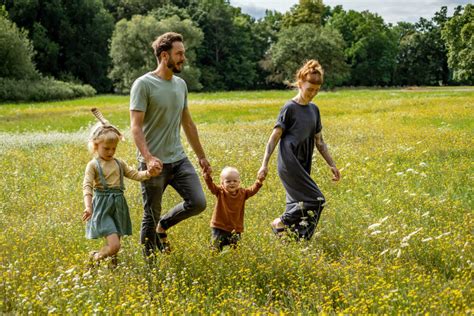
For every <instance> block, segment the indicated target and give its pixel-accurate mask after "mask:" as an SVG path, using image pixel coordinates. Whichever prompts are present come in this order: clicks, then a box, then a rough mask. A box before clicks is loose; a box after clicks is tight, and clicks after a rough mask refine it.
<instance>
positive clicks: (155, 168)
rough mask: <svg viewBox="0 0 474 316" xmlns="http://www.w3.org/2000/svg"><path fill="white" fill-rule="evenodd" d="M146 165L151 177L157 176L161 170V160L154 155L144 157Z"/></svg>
mask: <svg viewBox="0 0 474 316" xmlns="http://www.w3.org/2000/svg"><path fill="white" fill-rule="evenodd" d="M146 165H147V171H148V173H149V174H150V176H152V177H156V176H159V175H160V173H161V171H163V162H161V160H160V159H158V158H156V157H154V156H151V157H150V158H148V159H146Z"/></svg>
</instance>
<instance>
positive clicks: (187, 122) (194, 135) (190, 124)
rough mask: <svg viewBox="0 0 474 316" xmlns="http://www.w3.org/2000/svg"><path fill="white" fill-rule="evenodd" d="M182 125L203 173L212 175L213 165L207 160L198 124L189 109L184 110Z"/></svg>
mask: <svg viewBox="0 0 474 316" xmlns="http://www.w3.org/2000/svg"><path fill="white" fill-rule="evenodd" d="M181 125H182V126H183V130H184V133H185V134H186V138H187V139H188V142H189V144H190V145H191V147H192V149H193V151H194V153H195V154H196V156H197V158H198V161H199V165H200V166H201V168H202V169H203V172H204V173H206V174H208V173H210V171H211V165H210V164H209V162H208V161H207V159H206V155H205V154H204V149H202V145H201V142H200V141H199V135H198V130H197V127H196V124H194V121H193V119H192V117H191V113H189V109H188V107H185V108H184V110H183V114H182V116H181Z"/></svg>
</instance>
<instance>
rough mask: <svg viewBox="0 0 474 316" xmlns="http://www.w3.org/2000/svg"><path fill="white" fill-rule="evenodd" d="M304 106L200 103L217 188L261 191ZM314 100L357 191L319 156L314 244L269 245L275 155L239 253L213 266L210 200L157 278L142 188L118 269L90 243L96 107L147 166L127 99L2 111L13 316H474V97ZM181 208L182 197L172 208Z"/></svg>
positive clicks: (3, 306) (248, 97) (250, 208)
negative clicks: (286, 131) (228, 181)
mask: <svg viewBox="0 0 474 316" xmlns="http://www.w3.org/2000/svg"><path fill="white" fill-rule="evenodd" d="M293 94H294V92H292V91H278V92H275V91H269V92H261V91H258V92H233V93H212V94H191V95H190V109H191V113H192V115H193V118H194V120H195V122H196V123H197V125H198V128H199V132H200V136H201V140H202V143H203V146H204V148H205V150H206V153H207V155H208V157H209V160H210V162H211V164H212V165H213V168H214V170H215V175H217V174H218V173H219V170H220V169H221V168H223V167H224V166H226V165H233V166H236V167H237V168H239V169H240V171H241V174H242V182H243V185H244V186H248V185H250V184H252V183H253V180H254V178H255V176H256V173H257V170H258V168H259V166H260V163H261V159H262V157H263V152H264V148H265V143H266V141H267V139H268V136H269V135H270V132H271V129H272V127H273V123H274V121H275V118H276V116H277V114H278V111H279V109H280V107H281V106H282V105H283V103H284V102H285V101H286V100H287V99H289V98H291V97H292V96H293ZM315 101H316V103H317V104H318V106H319V107H320V111H321V114H322V123H323V133H324V137H325V140H326V142H327V143H328V144H329V145H330V151H331V153H332V155H333V157H334V159H335V160H336V163H337V165H338V167H339V168H340V169H341V170H342V175H343V178H342V180H341V181H340V182H339V183H337V184H335V183H332V181H331V174H330V170H329V169H328V168H327V166H326V165H325V163H324V161H323V160H322V158H321V157H320V156H319V155H315V156H314V164H313V172H312V173H313V176H314V178H315V179H316V182H317V183H318V185H319V186H320V188H321V190H322V191H323V193H324V194H325V196H326V198H327V200H328V203H327V206H326V208H325V209H324V211H323V214H322V218H321V221H320V223H319V225H318V229H317V233H316V235H315V236H314V237H313V239H312V240H311V241H310V242H301V243H289V244H285V243H282V242H281V241H280V240H278V239H276V238H275V237H274V236H273V235H272V233H271V230H270V226H269V223H270V221H271V220H272V219H273V218H275V217H276V216H278V215H279V214H280V213H281V212H282V211H283V206H284V202H285V195H284V190H283V188H282V186H281V184H280V182H279V179H278V176H277V175H276V166H275V165H276V155H274V156H273V157H272V160H271V166H270V174H269V177H268V178H267V181H266V182H265V184H264V187H263V188H262V190H261V191H260V192H259V193H258V194H257V195H256V196H255V197H253V198H251V199H250V200H249V201H248V203H247V206H246V219H245V225H246V231H245V233H244V234H243V239H242V241H241V244H240V247H239V248H238V249H236V250H230V249H229V250H225V251H224V252H222V253H220V254H215V253H212V252H210V250H209V238H210V230H209V221H210V217H211V213H212V209H213V207H214V203H215V201H214V199H213V197H212V196H211V195H210V194H209V192H208V191H207V190H205V191H206V195H207V197H208V207H207V209H206V210H205V211H204V212H203V213H202V214H201V215H199V216H196V217H194V218H191V219H189V220H187V221H184V222H182V223H181V224H179V225H177V226H175V227H173V228H172V229H171V230H170V231H169V236H170V241H171V242H172V246H173V252H172V253H171V254H170V255H163V256H160V257H159V260H158V261H157V262H156V264H155V265H153V266H151V267H150V266H149V265H147V264H146V263H145V262H144V260H143V258H142V255H141V248H140V245H139V230H140V221H141V214H142V207H141V194H140V191H139V184H138V183H137V182H133V181H127V182H126V186H127V190H126V196H127V200H128V203H129V206H130V209H131V215H132V221H133V227H134V235H133V236H131V237H128V238H125V240H124V244H123V247H122V250H121V252H120V256H119V265H118V267H117V268H116V269H113V270H111V269H109V268H108V267H107V265H106V264H104V265H102V266H101V267H99V268H98V269H95V270H91V271H90V270H88V269H87V265H86V263H87V256H88V252H89V251H90V250H92V249H95V248H97V247H99V246H100V245H101V244H102V240H97V241H90V240H86V239H85V238H84V224H83V223H82V222H81V213H82V210H83V205H82V191H81V185H82V177H83V173H84V169H85V166H86V163H87V162H88V161H89V159H90V158H91V157H90V155H89V153H88V152H87V146H86V140H87V128H88V126H89V125H90V124H91V123H92V122H93V121H94V120H93V117H92V115H91V114H90V112H89V109H90V108H91V107H98V108H99V109H101V110H102V112H103V113H104V115H105V116H106V117H107V118H109V120H111V121H112V122H113V123H115V124H116V125H118V126H119V127H120V128H122V129H123V130H125V131H126V134H127V135H128V137H127V141H126V142H123V143H121V144H119V146H118V153H117V156H118V157H120V158H124V159H125V160H126V161H128V162H129V163H130V164H135V163H136V162H135V148H134V145H133V141H132V140H131V138H130V136H129V135H130V134H129V131H128V126H129V118H128V98H127V97H124V96H99V97H94V98H87V99H80V100H74V101H63V102H51V103H35V104H1V105H0V167H1V169H2V172H1V174H0V229H1V233H0V313H2V314H3V313H8V312H14V313H21V314H27V313H33V314H37V313H41V314H44V313H51V314H64V313H73V314H76V313H81V314H84V313H100V314H102V313H132V312H133V313H151V314H158V313H171V312H174V313H206V314H207V313H238V314H241V313H252V312H258V313H281V312H283V313H295V312H301V313H316V312H324V313H334V312H336V313H338V312H342V313H389V314H392V313H403V314H405V313H417V314H418V313H432V314H446V313H449V314H451V313H461V314H465V313H468V314H469V313H472V312H474V303H473V302H474V290H473V268H474V258H473V254H474V251H473V243H474V238H473V232H474V218H473V212H472V211H473V187H474V181H473V180H474V174H473V170H474V169H473V157H474V141H473V140H474V88H472V87H453V88H430V89H405V90H340V91H334V92H322V93H320V95H319V96H317V98H316V99H315ZM185 143H186V142H185ZM186 150H187V151H188V153H189V156H190V157H191V158H192V161H193V163H195V164H196V160H195V157H194V156H193V154H192V153H191V151H190V148H189V146H188V145H187V143H186ZM214 179H215V181H217V180H218V178H217V176H215V178H214ZM178 201H179V196H178V195H177V194H176V193H175V192H174V191H173V189H171V188H169V189H168V192H167V193H166V195H165V198H164V202H163V203H164V205H163V206H164V207H163V208H164V210H166V209H168V208H169V207H171V206H173V205H174V204H175V203H177V202H178Z"/></svg>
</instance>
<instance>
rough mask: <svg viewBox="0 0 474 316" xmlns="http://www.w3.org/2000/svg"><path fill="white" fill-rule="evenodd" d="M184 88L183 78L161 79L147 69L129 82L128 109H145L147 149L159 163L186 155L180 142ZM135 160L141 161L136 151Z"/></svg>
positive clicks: (185, 95) (144, 129)
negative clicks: (131, 82) (130, 83)
mask: <svg viewBox="0 0 474 316" xmlns="http://www.w3.org/2000/svg"><path fill="white" fill-rule="evenodd" d="M187 97H188V89H187V87H186V82H184V80H183V79H181V78H179V77H177V76H174V75H173V77H172V79H171V80H165V79H162V78H160V77H158V76H157V75H155V74H154V73H152V72H149V73H147V74H145V75H143V76H141V77H140V78H138V79H137V80H135V82H134V83H133V85H132V90H131V92H130V110H133V111H140V112H145V118H144V121H143V133H144V134H145V140H146V143H147V145H148V149H149V151H150V153H151V154H152V155H153V156H155V157H157V158H158V159H160V160H161V161H162V162H163V163H173V162H176V161H179V160H181V159H183V158H185V157H186V154H185V152H184V149H183V146H182V145H181V137H180V130H181V115H182V113H183V109H184V108H186V107H187V103H188V101H187V100H188V98H187ZM137 155H138V160H139V161H141V162H145V159H144V158H143V156H142V155H141V154H140V152H138V154H137Z"/></svg>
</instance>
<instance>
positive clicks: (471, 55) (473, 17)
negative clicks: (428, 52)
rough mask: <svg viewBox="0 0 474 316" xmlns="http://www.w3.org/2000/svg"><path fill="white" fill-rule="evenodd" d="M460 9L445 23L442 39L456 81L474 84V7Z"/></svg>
mask: <svg viewBox="0 0 474 316" xmlns="http://www.w3.org/2000/svg"><path fill="white" fill-rule="evenodd" d="M461 11H463V10H462V8H461V7H458V8H457V10H456V11H455V13H454V15H453V17H452V18H451V19H450V20H449V21H448V22H446V23H445V25H444V28H443V30H442V38H443V40H444V41H445V43H446V46H447V50H448V65H449V67H450V68H451V69H453V78H454V79H455V80H458V81H461V82H466V83H468V84H473V83H474V5H472V4H467V5H466V6H465V7H464V12H463V13H461Z"/></svg>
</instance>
